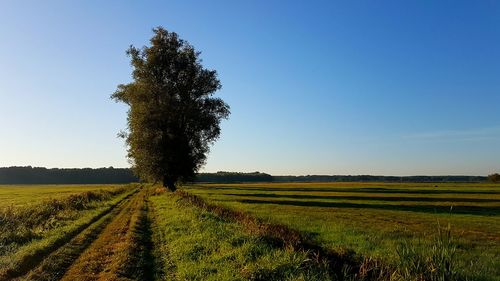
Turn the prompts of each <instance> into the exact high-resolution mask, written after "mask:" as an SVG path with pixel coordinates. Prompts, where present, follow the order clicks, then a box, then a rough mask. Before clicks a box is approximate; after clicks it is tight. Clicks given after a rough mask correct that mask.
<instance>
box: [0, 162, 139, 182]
mask: <svg viewBox="0 0 500 281" xmlns="http://www.w3.org/2000/svg"><path fill="white" fill-rule="evenodd" d="M137 181H138V179H137V177H136V176H134V174H133V173H132V171H131V170H130V169H126V168H113V167H109V168H97V169H92V168H83V169H76V168H73V169H59V168H53V169H47V168H43V167H31V166H27V167H8V168H0V184H106V183H130V182H137Z"/></svg>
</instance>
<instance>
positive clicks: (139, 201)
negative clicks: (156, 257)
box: [62, 188, 153, 280]
mask: <svg viewBox="0 0 500 281" xmlns="http://www.w3.org/2000/svg"><path fill="white" fill-rule="evenodd" d="M147 196H148V190H147V188H142V189H141V191H140V192H139V193H137V194H136V195H134V196H133V197H132V198H131V199H130V200H129V202H128V203H127V205H126V206H124V207H123V208H122V209H121V210H120V212H119V213H118V214H117V215H116V216H115V217H114V218H113V219H112V221H111V222H110V223H109V224H108V225H107V226H106V227H105V228H104V230H103V231H102V233H101V234H100V235H99V236H98V237H97V239H96V240H95V241H93V242H92V244H91V245H90V246H89V247H88V248H87V249H86V250H85V251H84V252H83V253H82V254H81V255H80V257H79V258H78V259H77V260H76V261H75V262H74V263H73V264H72V265H71V267H70V268H69V269H68V271H67V272H66V273H65V274H64V276H63V277H62V280H149V277H150V275H151V274H152V273H150V272H149V270H147V269H151V267H152V264H153V263H152V256H151V254H150V253H151V252H150V250H151V249H150V248H149V246H148V241H147V240H148V239H149V236H150V235H149V234H148V231H149V229H148V225H147V221H145V218H146V216H147V208H146V205H145V203H146V200H147Z"/></svg>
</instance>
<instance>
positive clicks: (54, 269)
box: [0, 192, 135, 281]
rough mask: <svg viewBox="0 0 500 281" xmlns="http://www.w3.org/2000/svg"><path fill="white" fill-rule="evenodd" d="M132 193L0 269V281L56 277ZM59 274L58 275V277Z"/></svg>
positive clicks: (50, 278) (95, 235)
mask: <svg viewBox="0 0 500 281" xmlns="http://www.w3.org/2000/svg"><path fill="white" fill-rule="evenodd" d="M134 194H135V192H133V193H130V194H128V195H127V196H125V197H124V198H122V199H121V200H120V201H118V202H117V203H115V204H114V205H111V206H110V207H109V208H108V209H107V210H105V211H103V212H102V213H100V214H98V215H97V216H95V217H94V218H93V219H92V220H91V221H90V222H89V223H88V224H84V225H82V226H81V227H79V228H76V229H75V230H74V231H71V232H69V233H68V234H67V235H66V236H64V237H61V238H60V239H58V240H57V241H55V243H53V244H52V245H51V246H50V247H47V248H42V249H40V250H38V252H36V255H34V256H33V255H28V256H25V257H24V258H23V259H21V260H20V261H19V263H18V264H17V266H16V267H15V268H6V269H2V270H0V281H4V280H57V279H59V278H60V276H61V275H62V274H61V272H64V271H63V270H64V268H67V267H68V266H69V264H71V262H72V261H74V259H76V257H78V255H79V253H81V251H83V249H85V248H86V247H87V246H88V245H89V244H90V242H91V241H92V240H94V239H95V237H97V236H98V235H99V233H100V232H101V231H102V229H103V228H104V226H106V224H107V223H109V221H111V218H112V217H114V216H116V214H117V213H118V210H119V209H120V208H122V206H123V205H124V204H126V202H128V200H129V198H130V197H131V196H133V195H134ZM58 276H59V277H58Z"/></svg>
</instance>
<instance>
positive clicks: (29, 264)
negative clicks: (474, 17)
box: [0, 183, 500, 281]
mask: <svg viewBox="0 0 500 281" xmlns="http://www.w3.org/2000/svg"><path fill="white" fill-rule="evenodd" d="M182 189H183V190H184V191H187V192H182V191H181V192H176V193H174V194H171V193H168V192H165V190H164V189H162V188H160V187H156V186H151V185H139V184H132V185H125V186H124V185H87V186H86V185H83V186H81V185H70V186H63V185H61V186H56V185H54V186H0V199H1V201H0V281H1V280H500V270H499V268H500V252H499V249H500V237H499V233H500V220H499V209H500V186H499V185H488V184H479V185H462V184H437V186H436V184H432V185H430V184H404V185H400V184H380V183H366V184H364V183H363V184H360V183H356V184H355V183H349V184H347V183H321V184H318V183H314V184H312V183H308V184H299V183H293V184H290V183H288V184H284V183H282V184H278V183H275V184H231V185H228V184H217V185H215V184H209V185H207V184H199V185H190V186H184V187H183V188H182ZM438 223H439V225H440V226H438ZM448 225H450V226H451V231H450V232H451V239H449V236H448V233H449V232H448V228H447V227H448ZM439 231H441V232H440V233H439Z"/></svg>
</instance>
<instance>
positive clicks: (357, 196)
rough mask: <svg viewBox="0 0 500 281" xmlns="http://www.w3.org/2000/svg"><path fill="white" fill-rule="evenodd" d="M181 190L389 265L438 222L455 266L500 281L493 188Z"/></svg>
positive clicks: (424, 241) (498, 212)
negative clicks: (452, 248) (450, 242)
mask: <svg viewBox="0 0 500 281" xmlns="http://www.w3.org/2000/svg"><path fill="white" fill-rule="evenodd" d="M187 190H188V191H189V192H190V193H192V194H196V195H200V196H202V197H203V198H206V199H207V200H209V201H210V202H213V203H216V204H219V205H222V206H227V207H230V208H233V209H238V210H243V211H246V212H250V213H252V214H254V215H256V216H258V217H261V218H265V219H267V220H269V221H271V222H276V223H283V224H285V225H288V226H290V227H292V228H295V229H298V230H301V231H303V232H305V233H308V234H310V235H311V236H313V237H314V239H315V240H317V241H319V242H320V243H322V244H323V245H324V246H326V247H329V248H332V249H335V250H336V251H339V252H342V251H349V250H354V251H356V252H357V253H361V254H363V255H365V256H371V257H377V258H381V259H383V260H387V261H389V262H391V263H397V249H398V245H400V244H401V243H403V242H405V241H410V242H411V243H415V244H418V245H420V247H422V248H423V247H426V246H424V245H428V244H430V241H432V239H434V238H435V237H436V233H437V229H438V223H439V224H440V225H441V226H447V225H448V224H450V226H451V230H452V235H453V238H454V239H455V240H454V241H455V243H456V246H457V248H458V249H457V260H458V262H459V263H460V267H461V268H463V269H465V270H466V271H469V272H472V271H475V272H474V273H477V274H479V275H482V276H486V277H492V276H493V278H494V280H500V185H498V184H456V183H453V184H452V183H449V184H443V183H438V184H427V183H426V184H417V183H412V184H392V183H391V184H384V183H269V184H264V183H262V184H198V185H192V186H189V187H188V188H187ZM419 243H420V244H419ZM478 278H479V277H478ZM495 278H496V279H495Z"/></svg>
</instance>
